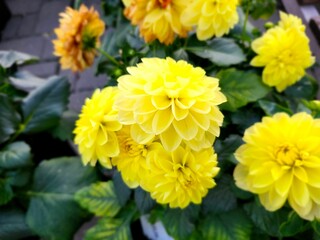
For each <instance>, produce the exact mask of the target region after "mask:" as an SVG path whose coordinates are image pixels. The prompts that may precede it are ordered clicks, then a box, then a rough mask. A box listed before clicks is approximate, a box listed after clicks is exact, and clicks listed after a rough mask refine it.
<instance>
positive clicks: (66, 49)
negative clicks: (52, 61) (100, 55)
mask: <svg viewBox="0 0 320 240" xmlns="http://www.w3.org/2000/svg"><path fill="white" fill-rule="evenodd" d="M60 16H61V18H60V26H59V28H56V29H55V30H54V31H55V33H56V35H57V39H55V40H53V41H52V42H53V45H54V55H56V56H58V57H60V64H61V67H62V68H63V69H71V70H72V71H73V72H77V71H83V70H84V69H86V68H88V67H89V66H91V65H92V64H93V62H94V58H95V55H96V50H95V48H96V47H98V46H99V45H100V39H99V38H100V37H101V36H102V34H103V32H104V29H105V25H104V22H103V21H102V20H101V19H100V18H99V13H98V12H97V11H95V10H94V8H93V7H91V8H90V9H88V8H87V7H86V6H85V5H81V6H80V8H79V10H75V9H72V8H70V7H67V8H66V11H65V12H63V13H60Z"/></svg>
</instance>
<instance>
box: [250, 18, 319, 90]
mask: <svg viewBox="0 0 320 240" xmlns="http://www.w3.org/2000/svg"><path fill="white" fill-rule="evenodd" d="M290 24H292V27H289V25H290ZM280 25H281V26H277V27H274V28H271V29H269V30H268V31H267V32H266V33H265V34H264V35H263V36H262V37H260V38H258V39H256V40H254V41H253V42H252V49H253V50H254V51H255V52H256V53H257V54H258V55H257V56H256V57H254V58H253V59H252V61H251V65H252V66H255V67H264V69H263V74H262V80H263V82H264V83H265V84H267V85H268V86H274V87H276V89H277V91H278V92H282V91H283V90H285V89H286V88H287V87H288V86H291V85H293V84H294V83H296V82H297V81H299V80H300V79H301V78H302V77H303V76H304V75H305V69H306V68H308V67H310V66H311V65H312V64H313V63H314V61H315V58H314V57H313V56H312V53H311V51H310V48H309V39H308V37H307V36H306V35H305V33H304V32H303V31H302V27H301V26H300V25H299V24H298V23H297V19H295V18H294V17H293V16H291V17H290V16H285V15H282V20H281V22H280Z"/></svg>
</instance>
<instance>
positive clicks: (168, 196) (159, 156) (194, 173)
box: [141, 143, 219, 208]
mask: <svg viewBox="0 0 320 240" xmlns="http://www.w3.org/2000/svg"><path fill="white" fill-rule="evenodd" d="M147 163H148V167H149V172H148V174H147V176H146V177H145V178H143V179H142V183H141V186H142V188H144V189H145V190H146V191H149V192H150V194H151V197H152V198H154V199H155V200H156V201H157V202H158V203H160V204H167V203H169V206H170V207H171V208H175V207H180V208H185V207H187V206H188V205H189V204H190V203H191V202H192V203H195V204H200V203H201V201H202V198H203V197H204V196H205V195H206V194H207V193H208V189H210V188H213V187H214V186H215V185H216V183H215V181H214V179H213V177H215V176H216V175H217V173H218V172H219V168H218V167H217V155H216V154H215V153H214V151H213V148H212V147H210V148H207V149H202V150H201V151H199V152H195V151H192V150H191V149H189V148H188V147H182V146H179V147H178V148H177V149H176V150H174V151H173V152H168V151H166V150H165V149H164V148H163V146H162V145H161V144H160V143H153V146H152V149H150V151H149V153H148V155H147Z"/></svg>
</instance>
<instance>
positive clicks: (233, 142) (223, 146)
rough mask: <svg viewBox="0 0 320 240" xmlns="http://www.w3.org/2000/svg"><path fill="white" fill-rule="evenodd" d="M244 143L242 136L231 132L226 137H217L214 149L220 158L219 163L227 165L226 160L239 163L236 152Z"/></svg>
mask: <svg viewBox="0 0 320 240" xmlns="http://www.w3.org/2000/svg"><path fill="white" fill-rule="evenodd" d="M242 143H243V141H242V138H241V137H240V136H239V135H235V134H230V135H229V136H228V137H227V138H226V139H217V140H216V142H215V144H214V149H215V151H216V153H217V155H218V158H219V165H225V162H232V163H234V164H237V163H238V162H237V160H236V159H235V157H234V152H235V151H236V150H237V148H238V147H239V146H240V145H241V144H242Z"/></svg>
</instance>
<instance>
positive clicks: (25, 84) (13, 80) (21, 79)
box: [9, 71, 46, 92]
mask: <svg viewBox="0 0 320 240" xmlns="http://www.w3.org/2000/svg"><path fill="white" fill-rule="evenodd" d="M9 82H10V84H12V86H14V87H15V88H16V89H19V90H22V91H26V92H29V91H32V90H34V89H36V88H38V87H40V86H42V85H44V84H45V83H46V79H43V78H39V77H37V76H35V75H33V74H32V73H30V72H26V71H22V72H16V73H15V74H14V75H13V76H11V77H9Z"/></svg>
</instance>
